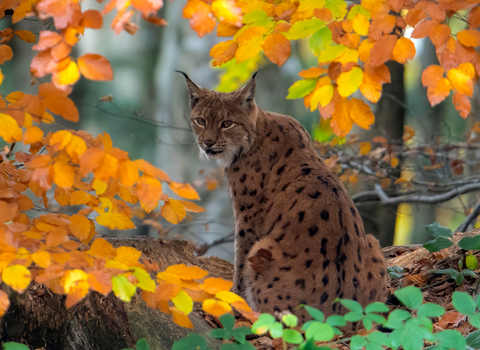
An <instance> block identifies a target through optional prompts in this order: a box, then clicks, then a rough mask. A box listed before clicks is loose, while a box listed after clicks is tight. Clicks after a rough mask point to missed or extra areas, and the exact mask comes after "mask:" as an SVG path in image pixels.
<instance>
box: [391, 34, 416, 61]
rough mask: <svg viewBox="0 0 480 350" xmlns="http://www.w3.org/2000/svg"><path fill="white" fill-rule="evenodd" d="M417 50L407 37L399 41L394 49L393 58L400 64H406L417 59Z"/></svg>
mask: <svg viewBox="0 0 480 350" xmlns="http://www.w3.org/2000/svg"><path fill="white" fill-rule="evenodd" d="M415 54H416V50H415V45H414V44H413V42H412V41H411V40H410V39H408V38H405V37H401V38H400V39H398V41H397V43H396V44H395V47H394V48H393V58H394V59H395V61H397V62H398V63H401V64H404V63H406V62H407V61H409V60H411V59H413V58H414V57H415Z"/></svg>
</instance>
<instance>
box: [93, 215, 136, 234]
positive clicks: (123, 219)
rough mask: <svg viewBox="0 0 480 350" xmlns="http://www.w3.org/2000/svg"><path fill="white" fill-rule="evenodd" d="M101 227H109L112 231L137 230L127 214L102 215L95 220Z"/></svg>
mask: <svg viewBox="0 0 480 350" xmlns="http://www.w3.org/2000/svg"><path fill="white" fill-rule="evenodd" d="M95 220H96V221H97V222H98V223H99V224H100V225H102V226H105V227H108V228H109V229H110V230H115V229H117V230H128V229H130V228H135V227H136V226H135V224H134V223H133V221H132V220H130V219H129V218H128V217H127V216H126V215H125V214H121V213H114V212H107V213H100V215H99V216H97V218H96V219H95Z"/></svg>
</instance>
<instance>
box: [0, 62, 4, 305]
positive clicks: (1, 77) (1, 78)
mask: <svg viewBox="0 0 480 350" xmlns="http://www.w3.org/2000/svg"><path fill="white" fill-rule="evenodd" d="M3 78H5V76H4V75H3V73H2V70H1V69H0V85H2V83H3ZM0 311H1V310H0Z"/></svg>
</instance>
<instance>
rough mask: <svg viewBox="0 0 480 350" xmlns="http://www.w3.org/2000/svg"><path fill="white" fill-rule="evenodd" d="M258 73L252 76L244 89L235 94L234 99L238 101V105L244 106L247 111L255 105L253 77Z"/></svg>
mask: <svg viewBox="0 0 480 350" xmlns="http://www.w3.org/2000/svg"><path fill="white" fill-rule="evenodd" d="M257 73H258V71H257V72H255V74H254V75H253V76H252V80H250V82H249V83H248V84H247V85H245V87H244V88H243V89H241V90H238V91H237V92H236V97H237V98H239V99H240V103H241V104H242V105H243V106H245V108H247V109H248V110H250V108H251V107H252V106H253V105H254V104H255V89H256V83H255V76H256V75H257Z"/></svg>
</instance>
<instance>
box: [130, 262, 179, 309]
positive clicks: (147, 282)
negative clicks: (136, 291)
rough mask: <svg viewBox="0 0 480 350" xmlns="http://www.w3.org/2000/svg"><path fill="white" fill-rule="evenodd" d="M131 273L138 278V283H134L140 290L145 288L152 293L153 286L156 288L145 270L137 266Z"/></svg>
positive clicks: (153, 290)
mask: <svg viewBox="0 0 480 350" xmlns="http://www.w3.org/2000/svg"><path fill="white" fill-rule="evenodd" d="M133 275H134V276H135V278H136V279H137V280H138V283H135V286H136V287H138V288H140V289H142V290H146V291H148V292H152V293H153V292H155V288H156V285H155V282H154V281H153V280H152V278H151V277H150V275H149V274H148V272H147V271H145V270H144V269H141V268H139V267H135V268H134V272H133ZM177 307H178V306H177Z"/></svg>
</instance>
